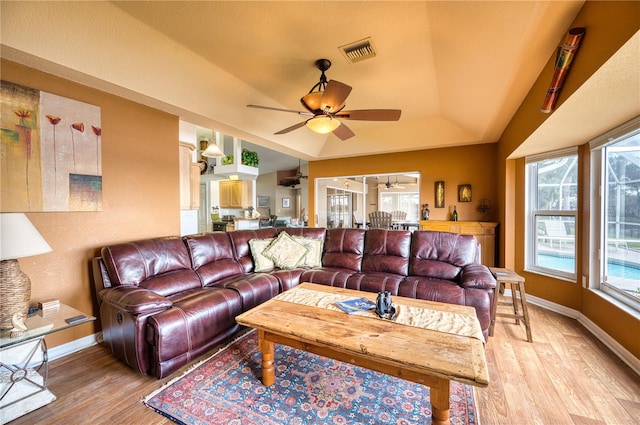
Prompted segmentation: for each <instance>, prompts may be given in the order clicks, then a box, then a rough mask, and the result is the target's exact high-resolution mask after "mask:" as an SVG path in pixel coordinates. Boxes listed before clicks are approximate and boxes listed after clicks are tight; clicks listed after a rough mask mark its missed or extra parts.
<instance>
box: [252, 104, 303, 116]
mask: <svg viewBox="0 0 640 425" xmlns="http://www.w3.org/2000/svg"><path fill="white" fill-rule="evenodd" d="M247 108H257V109H267V110H269V111H280V112H293V113H294V114H298V115H309V116H313V114H312V113H311V112H306V111H296V110H295V109H283V108H272V107H271V106H261V105H247Z"/></svg>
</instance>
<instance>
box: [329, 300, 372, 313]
mask: <svg viewBox="0 0 640 425" xmlns="http://www.w3.org/2000/svg"><path fill="white" fill-rule="evenodd" d="M336 305H337V306H338V307H340V309H342V310H343V311H345V312H347V313H349V314H352V313H358V312H361V311H369V310H375V309H376V303H375V302H373V301H371V300H370V299H367V298H354V299H351V300H346V301H336Z"/></svg>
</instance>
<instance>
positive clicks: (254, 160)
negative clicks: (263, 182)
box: [242, 149, 260, 167]
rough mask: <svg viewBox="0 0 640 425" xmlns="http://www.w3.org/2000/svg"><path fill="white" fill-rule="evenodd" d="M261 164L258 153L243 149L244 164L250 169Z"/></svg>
mask: <svg viewBox="0 0 640 425" xmlns="http://www.w3.org/2000/svg"><path fill="white" fill-rule="evenodd" d="M259 162H260V160H259V159H258V152H254V151H250V150H248V149H242V164H244V165H248V166H249V167H257V166H258V163H259Z"/></svg>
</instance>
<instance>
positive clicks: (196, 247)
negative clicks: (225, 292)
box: [184, 232, 242, 286]
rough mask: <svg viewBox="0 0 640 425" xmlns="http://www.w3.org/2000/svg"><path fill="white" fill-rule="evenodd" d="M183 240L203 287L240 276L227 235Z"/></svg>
mask: <svg viewBox="0 0 640 425" xmlns="http://www.w3.org/2000/svg"><path fill="white" fill-rule="evenodd" d="M184 240H185V242H186V245H187V247H188V249H189V252H190V253H191V260H192V261H193V269H194V270H195V271H196V273H197V274H198V276H200V279H201V280H202V285H203V286H207V285H212V284H215V282H217V281H219V280H221V279H224V278H227V277H229V276H236V275H239V274H242V267H241V266H240V263H238V261H236V259H235V257H234V255H233V247H232V245H231V241H230V239H229V234H228V233H225V232H213V233H202V234H199V235H189V236H185V237H184Z"/></svg>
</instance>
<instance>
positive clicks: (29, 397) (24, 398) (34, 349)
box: [0, 304, 96, 424]
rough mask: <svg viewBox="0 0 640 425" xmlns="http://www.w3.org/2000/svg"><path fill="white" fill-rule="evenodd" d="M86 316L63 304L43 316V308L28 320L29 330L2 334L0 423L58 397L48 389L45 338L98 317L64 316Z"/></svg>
mask: <svg viewBox="0 0 640 425" xmlns="http://www.w3.org/2000/svg"><path fill="white" fill-rule="evenodd" d="M80 315H83V313H82V312H81V311H78V310H76V309H75V308H72V307H69V306H68V305H65V304H60V307H59V308H58V309H57V310H56V311H52V312H48V313H47V314H45V315H43V314H42V312H41V311H38V312H37V313H34V314H31V315H29V316H28V317H27V319H26V320H25V325H26V326H27V330H26V331H25V332H24V333H23V334H22V335H20V336H17V337H13V338H12V337H11V336H10V335H9V331H8V330H7V331H2V332H1V333H0V423H1V424H5V423H7V422H9V421H12V420H13V419H15V418H17V417H20V416H22V415H24V414H26V413H28V412H31V411H33V410H35V409H38V408H40V407H42V406H44V405H47V404H49V403H51V402H52V401H53V400H55V399H56V396H55V395H53V393H52V392H51V391H49V389H48V388H47V376H48V373H49V359H48V355H47V344H46V342H45V340H44V337H45V336H46V335H48V334H50V333H53V332H58V331H61V330H64V329H68V328H71V327H73V326H77V325H80V324H83V323H87V322H90V321H92V320H95V319H96V318H95V317H93V316H85V317H86V318H85V319H81V320H79V321H75V322H72V323H67V322H66V320H65V319H69V318H72V317H77V316H80Z"/></svg>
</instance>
